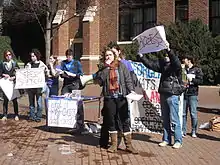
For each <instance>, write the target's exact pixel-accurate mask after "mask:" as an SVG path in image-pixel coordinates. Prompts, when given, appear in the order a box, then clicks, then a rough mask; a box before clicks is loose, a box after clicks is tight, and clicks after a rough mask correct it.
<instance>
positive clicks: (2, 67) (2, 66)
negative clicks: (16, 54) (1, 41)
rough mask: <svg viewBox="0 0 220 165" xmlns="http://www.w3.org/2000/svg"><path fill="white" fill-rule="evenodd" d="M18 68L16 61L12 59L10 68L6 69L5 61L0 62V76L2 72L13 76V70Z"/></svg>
mask: <svg viewBox="0 0 220 165" xmlns="http://www.w3.org/2000/svg"><path fill="white" fill-rule="evenodd" d="M16 69H19V66H18V63H17V62H16V61H14V60H12V68H11V69H10V70H8V69H7V67H6V63H4V61H3V62H0V78H1V77H2V74H8V75H9V76H10V77H12V76H15V70H16Z"/></svg>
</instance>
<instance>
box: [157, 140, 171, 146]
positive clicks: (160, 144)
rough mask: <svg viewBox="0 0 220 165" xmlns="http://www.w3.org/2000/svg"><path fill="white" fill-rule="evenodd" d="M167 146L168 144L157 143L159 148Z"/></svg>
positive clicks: (164, 142)
mask: <svg viewBox="0 0 220 165" xmlns="http://www.w3.org/2000/svg"><path fill="white" fill-rule="evenodd" d="M168 144H169V143H168V142H166V141H162V142H161V143H159V144H158V145H159V146H160V147H165V146H167V145H168Z"/></svg>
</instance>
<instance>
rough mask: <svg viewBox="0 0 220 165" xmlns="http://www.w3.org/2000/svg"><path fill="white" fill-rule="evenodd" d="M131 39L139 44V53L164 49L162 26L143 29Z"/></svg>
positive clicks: (164, 39)
mask: <svg viewBox="0 0 220 165" xmlns="http://www.w3.org/2000/svg"><path fill="white" fill-rule="evenodd" d="M133 40H137V41H138V44H139V53H142V54H145V53H151V52H158V51H160V50H163V49H166V46H165V41H166V34H165V30H164V27H163V26H156V27H153V28H150V29H147V30H145V31H144V32H143V33H141V34H139V35H138V36H136V37H135V38H134V39H133Z"/></svg>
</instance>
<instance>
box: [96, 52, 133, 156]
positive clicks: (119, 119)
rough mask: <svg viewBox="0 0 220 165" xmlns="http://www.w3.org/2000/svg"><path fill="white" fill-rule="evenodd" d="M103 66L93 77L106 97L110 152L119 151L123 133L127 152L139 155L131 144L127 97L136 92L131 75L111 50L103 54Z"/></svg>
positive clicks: (105, 106) (105, 118) (106, 119)
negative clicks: (118, 141)
mask: <svg viewBox="0 0 220 165" xmlns="http://www.w3.org/2000/svg"><path fill="white" fill-rule="evenodd" d="M102 63H103V66H102V68H100V70H99V71H98V72H97V73H96V74H94V75H93V78H94V80H95V81H96V82H97V83H98V84H99V85H100V86H102V94H103V96H104V107H103V108H104V109H105V111H104V116H105V117H104V119H103V120H105V121H103V122H106V125H107V127H108V130H109V134H110V138H111V143H112V144H111V146H110V147H109V148H108V152H116V151H117V136H118V132H123V136H124V138H125V145H126V150H127V151H129V152H131V153H137V151H136V150H135V149H134V148H133V146H132V144H131V132H130V123H129V115H128V114H129V113H128V102H127V99H126V95H128V94H129V93H131V92H132V91H134V87H133V84H132V79H131V75H130V73H129V71H128V69H127V68H126V66H125V65H124V64H123V63H121V62H120V61H119V60H118V59H117V56H116V54H115V53H114V51H112V49H111V48H106V50H105V51H104V52H103V61H102Z"/></svg>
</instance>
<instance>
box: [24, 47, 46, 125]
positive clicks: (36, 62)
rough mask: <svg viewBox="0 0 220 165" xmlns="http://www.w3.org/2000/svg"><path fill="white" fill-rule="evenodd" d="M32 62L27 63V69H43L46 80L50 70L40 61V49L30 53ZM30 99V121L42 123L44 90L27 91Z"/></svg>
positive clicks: (33, 89) (32, 89)
mask: <svg viewBox="0 0 220 165" xmlns="http://www.w3.org/2000/svg"><path fill="white" fill-rule="evenodd" d="M30 57H31V61H30V62H28V63H27V65H26V66H25V68H42V69H43V70H44V72H45V76H46V78H47V77H48V75H49V70H48V68H47V66H46V65H45V64H44V63H43V62H42V61H41V60H40V59H41V53H40V51H39V50H38V49H32V51H31V53H30ZM27 93H28V98H29V109H30V116H29V120H30V121H36V122H40V121H41V118H42V110H43V105H42V104H43V100H42V94H43V88H31V89H27ZM35 98H36V100H37V112H36V113H35Z"/></svg>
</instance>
